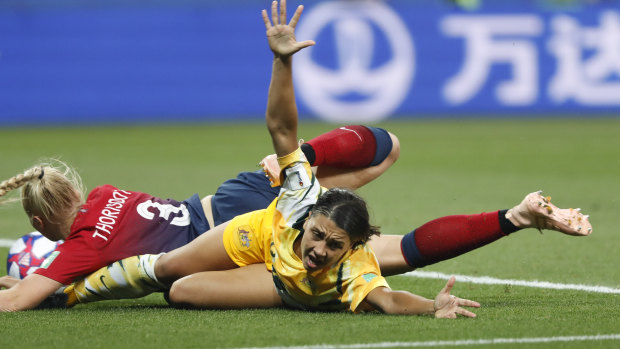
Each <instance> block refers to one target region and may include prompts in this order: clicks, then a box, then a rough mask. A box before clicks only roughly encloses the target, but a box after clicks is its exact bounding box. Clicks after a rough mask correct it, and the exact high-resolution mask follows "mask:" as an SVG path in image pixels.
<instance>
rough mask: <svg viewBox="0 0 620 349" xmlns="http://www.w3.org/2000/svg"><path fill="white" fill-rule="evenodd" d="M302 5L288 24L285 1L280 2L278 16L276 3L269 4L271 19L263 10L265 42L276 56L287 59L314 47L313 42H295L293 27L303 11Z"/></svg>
mask: <svg viewBox="0 0 620 349" xmlns="http://www.w3.org/2000/svg"><path fill="white" fill-rule="evenodd" d="M303 8H304V7H303V5H299V7H297V10H295V14H293V18H291V21H290V22H289V24H286V0H282V1H281V2H280V13H279V14H278V2H277V1H273V2H272V3H271V19H269V17H268V16H267V10H263V12H262V15H263V21H264V22H265V28H267V40H268V42H269V48H271V51H273V53H274V54H275V55H277V56H282V57H287V56H290V55H292V54H294V53H295V52H297V51H299V50H301V49H303V48H305V47H308V46H312V45H314V41H312V40H306V41H302V42H297V39H296V38H295V27H296V26H297V22H298V21H299V17H300V16H301V12H302V11H303Z"/></svg>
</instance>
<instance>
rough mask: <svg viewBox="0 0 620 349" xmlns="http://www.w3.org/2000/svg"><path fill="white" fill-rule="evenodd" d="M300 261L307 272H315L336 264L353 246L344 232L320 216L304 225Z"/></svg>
mask: <svg viewBox="0 0 620 349" xmlns="http://www.w3.org/2000/svg"><path fill="white" fill-rule="evenodd" d="M304 231H305V232H304V235H303V236H302V238H301V244H300V245H301V247H300V249H301V251H300V252H301V256H300V257H301V260H302V262H303V265H304V268H305V269H306V270H307V271H316V270H319V269H323V268H325V267H326V266H329V265H332V264H334V263H335V262H337V261H338V260H339V259H340V258H341V257H342V256H343V255H344V254H345V253H346V252H347V251H348V250H350V249H351V247H352V246H353V242H352V241H351V239H350V238H349V235H348V234H347V232H346V231H344V230H343V229H341V228H339V227H338V226H337V225H336V223H334V221H332V220H331V219H329V218H327V217H326V216H324V215H322V214H317V215H314V216H312V215H311V216H310V218H308V220H306V222H305V223H304Z"/></svg>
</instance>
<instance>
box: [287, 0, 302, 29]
mask: <svg viewBox="0 0 620 349" xmlns="http://www.w3.org/2000/svg"><path fill="white" fill-rule="evenodd" d="M303 10H304V5H299V6H298V7H297V10H295V13H294V14H293V18H291V22H290V23H289V25H290V26H291V27H293V28H295V27H296V26H297V22H298V21H299V17H300V16H301V13H302V12H303Z"/></svg>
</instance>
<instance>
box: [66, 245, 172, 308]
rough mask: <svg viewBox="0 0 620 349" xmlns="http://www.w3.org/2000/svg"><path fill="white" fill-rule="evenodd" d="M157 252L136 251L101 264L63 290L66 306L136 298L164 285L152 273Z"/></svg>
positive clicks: (160, 289)
mask: <svg viewBox="0 0 620 349" xmlns="http://www.w3.org/2000/svg"><path fill="white" fill-rule="evenodd" d="M159 256H161V255H160V254H159V255H152V254H146V255H140V256H133V257H129V258H125V259H123V260H120V261H118V262H114V263H112V264H110V265H108V266H107V267H103V268H101V269H99V270H97V271H96V272H94V273H92V274H90V275H88V276H87V277H86V278H84V279H82V280H80V281H76V282H74V283H73V284H71V285H69V286H67V287H66V288H65V290H64V292H65V294H66V295H67V297H68V299H67V306H68V307H72V306H74V305H75V304H78V303H90V302H97V301H102V300H108V299H127V298H139V297H144V296H146V295H149V294H151V293H153V292H160V291H164V290H166V289H167V288H168V287H167V286H166V285H165V284H163V283H161V282H159V281H158V280H157V277H155V262H156V261H157V259H158V258H159Z"/></svg>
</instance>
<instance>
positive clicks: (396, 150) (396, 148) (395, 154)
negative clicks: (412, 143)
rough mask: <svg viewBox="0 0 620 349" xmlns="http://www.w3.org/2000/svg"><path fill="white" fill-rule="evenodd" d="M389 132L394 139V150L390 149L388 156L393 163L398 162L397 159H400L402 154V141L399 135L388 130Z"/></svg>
mask: <svg viewBox="0 0 620 349" xmlns="http://www.w3.org/2000/svg"><path fill="white" fill-rule="evenodd" d="M388 134H389V135H390V138H391V139H392V151H390V154H389V155H388V158H389V159H390V160H391V161H392V163H394V162H396V160H398V157H399V156H400V141H399V140H398V137H396V135H395V134H393V133H392V132H388Z"/></svg>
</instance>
